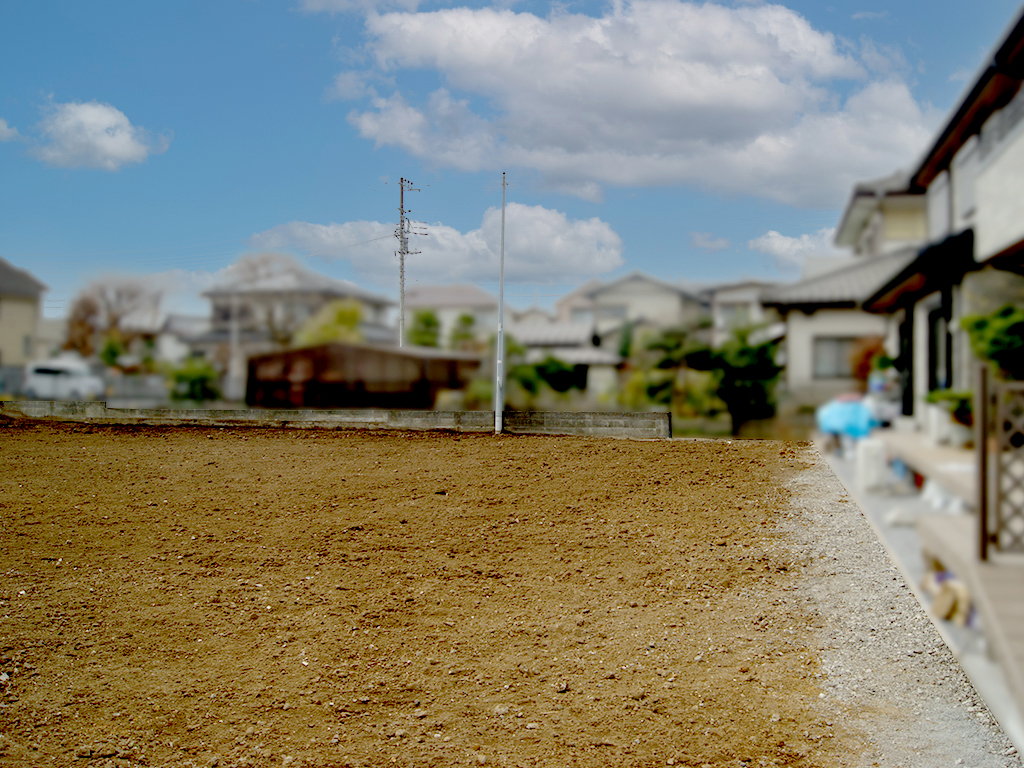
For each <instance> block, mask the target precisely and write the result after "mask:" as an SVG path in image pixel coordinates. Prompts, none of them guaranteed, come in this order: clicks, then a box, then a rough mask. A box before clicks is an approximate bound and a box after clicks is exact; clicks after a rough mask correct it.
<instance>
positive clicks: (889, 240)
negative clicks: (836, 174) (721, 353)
mask: <svg viewBox="0 0 1024 768" xmlns="http://www.w3.org/2000/svg"><path fill="white" fill-rule="evenodd" d="M924 236H925V201H924V198H923V197H922V196H921V195H920V194H917V193H916V192H914V191H912V190H911V189H910V185H909V180H908V177H907V175H906V174H893V175H891V176H886V177H884V178H882V179H876V180H874V181H866V182H861V183H858V184H857V185H855V186H854V188H853V191H852V193H851V195H850V199H849V201H848V202H847V205H846V208H845V209H844V211H843V215H842V218H841V219H840V221H839V226H838V227H837V228H836V236H835V242H836V244H837V245H839V246H846V247H849V248H851V249H852V251H853V255H852V256H850V257H835V258H833V259H832V269H831V270H828V271H822V270H821V263H819V264H817V265H816V267H817V269H815V272H814V274H813V276H810V277H807V278H806V279H803V280H800V281H799V282H796V283H792V284H789V285H781V286H777V287H775V288H772V289H769V290H767V291H765V292H764V293H763V294H762V301H763V303H764V306H765V307H768V308H771V309H774V310H775V311H776V312H778V314H779V317H780V318H781V319H782V320H783V322H785V324H786V334H785V345H784V355H785V368H786V371H785V382H786V390H787V392H788V394H789V397H790V399H791V402H792V403H793V404H796V405H817V404H820V403H822V402H825V401H826V400H828V399H830V398H831V397H834V396H835V395H837V394H840V393H842V392H846V391H850V390H851V389H853V388H855V387H856V386H857V382H856V380H855V379H854V376H853V374H854V371H853V361H852V359H851V358H852V354H853V352H854V350H855V349H856V347H857V345H858V343H859V342H860V341H861V340H864V339H867V338H871V337H876V338H881V339H885V338H886V337H887V336H888V335H890V334H889V324H888V323H887V322H886V321H885V319H884V318H881V317H879V316H877V315H873V314H871V313H868V312H866V311H865V309H864V303H865V302H866V301H867V300H868V298H869V297H871V296H872V295H873V294H874V293H875V292H876V291H877V290H878V289H879V288H880V287H881V286H883V285H885V283H886V282H887V281H888V280H889V279H890V278H892V276H893V275H896V274H898V273H899V272H900V271H901V270H902V269H903V268H904V267H905V266H906V265H907V264H909V263H910V262H911V261H912V260H913V259H914V257H915V256H916V254H917V249H918V248H919V247H920V245H921V243H922V241H923V240H924Z"/></svg>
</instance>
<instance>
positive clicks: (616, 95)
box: [346, 0, 938, 206]
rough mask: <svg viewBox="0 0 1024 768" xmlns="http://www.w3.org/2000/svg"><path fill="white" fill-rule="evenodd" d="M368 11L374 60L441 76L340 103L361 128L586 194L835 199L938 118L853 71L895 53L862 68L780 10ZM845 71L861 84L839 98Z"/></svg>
mask: <svg viewBox="0 0 1024 768" xmlns="http://www.w3.org/2000/svg"><path fill="white" fill-rule="evenodd" d="M366 24H367V31H368V35H369V38H370V42H369V43H368V53H369V55H370V56H371V57H372V58H373V60H374V61H375V71H376V73H378V74H386V75H393V74H395V73H397V72H399V71H402V70H433V71H436V72H438V73H439V74H440V75H441V76H442V77H443V79H444V81H445V87H444V88H441V89H439V90H437V91H435V92H434V93H433V94H431V95H430V97H429V99H428V100H427V101H426V103H422V102H419V103H412V102H410V100H409V98H408V97H407V96H406V95H404V94H403V93H401V92H400V91H396V92H394V93H393V94H392V95H391V96H389V97H386V98H385V97H382V96H378V95H376V94H374V95H373V96H372V97H371V100H370V103H369V105H368V107H363V108H360V109H356V110H353V111H352V112H351V113H350V114H349V121H350V122H351V123H352V125H354V126H355V127H356V128H357V129H358V130H359V132H360V134H361V135H362V136H363V137H365V138H367V139H372V140H373V141H375V142H376V143H377V145H388V146H396V147H400V148H402V149H404V150H406V151H407V152H409V153H410V154H413V155H415V156H418V157H423V158H429V159H430V160H431V161H432V162H434V163H437V164H439V165H443V166H449V167H455V168H459V169H462V170H468V171H473V170H480V169H502V168H507V167H513V166H519V167H525V168H530V169H536V170H538V171H540V173H541V174H542V176H543V177H544V179H545V180H546V182H547V183H548V184H549V185H550V186H551V187H553V188H556V189H561V190H563V191H568V192H572V193H574V194H578V195H580V196H582V197H586V198H589V199H596V198H598V197H599V196H600V188H601V186H602V185H609V184H610V185H616V186H645V185H658V184H677V183H691V184H696V185H700V186H703V187H707V188H710V189H714V190H718V191H725V192H728V193H752V194H755V195H760V196H763V197H768V198H771V199H775V200H779V201H783V202H786V203H797V204H805V205H816V206H829V205H838V204H839V203H840V202H841V200H842V199H843V197H844V195H845V194H846V192H847V190H848V189H849V186H850V184H852V182H853V181H855V180H857V179H861V178H867V177H871V176H874V175H878V174H881V173H886V172H888V171H890V170H891V169H892V168H893V167H898V166H900V165H903V164H906V162H907V161H908V159H912V158H913V157H915V156H916V154H917V153H918V152H919V150H920V149H921V147H923V146H924V144H925V143H926V142H927V140H928V138H929V137H930V135H931V126H932V124H933V123H934V122H935V121H937V119H938V115H932V114H931V113H930V112H925V111H924V110H922V109H921V108H920V107H919V106H918V104H917V103H916V102H915V100H914V98H913V96H912V95H911V93H910V91H909V89H908V88H907V86H906V85H905V83H903V82H902V81H900V80H897V79H882V80H876V81H871V80H870V79H869V75H868V71H869V70H871V71H876V72H877V71H879V70H882V71H884V72H889V71H892V70H894V69H898V68H899V65H900V63H901V60H900V59H899V56H898V51H892V50H886V49H881V48H879V47H878V46H874V45H871V44H862V46H861V55H862V57H863V58H864V59H866V64H868V65H870V66H865V63H864V62H862V61H858V60H857V59H855V58H854V56H853V54H851V53H849V52H847V51H846V50H845V49H844V48H843V47H841V46H840V44H839V43H837V41H836V39H835V38H834V36H833V35H831V34H829V33H824V32H820V31H817V30H815V29H813V28H812V27H811V25H810V24H809V23H808V22H807V21H806V20H805V19H804V18H803V17H802V16H800V15H799V14H797V13H795V12H794V11H791V10H789V9H786V8H784V7H782V6H778V5H768V4H759V5H754V6H749V7H737V8H728V7H723V6H720V5H715V4H713V3H706V4H703V5H697V4H695V3H688V2H679V0H636V2H633V3H631V4H629V5H623V4H615V5H614V7H613V8H612V9H611V10H609V11H608V12H607V13H606V14H605V15H604V16H602V17H600V18H594V17H590V16H585V15H581V14H569V13H555V14H552V15H551V16H549V17H548V18H543V19H542V18H539V17H537V16H534V15H532V14H530V13H515V12H513V11H510V10H498V9H494V8H482V9H475V10H474V9H469V8H455V9H447V10H440V11H434V12H424V13H388V14H383V15H370V16H368V17H367V20H366ZM346 77H347V76H346ZM843 80H846V81H849V80H853V81H858V82H859V83H861V84H860V85H858V87H857V88H856V89H855V90H854V91H853V93H852V94H850V95H848V96H847V97H845V98H844V97H842V96H841V95H840V93H839V92H838V90H837V87H836V82H837V81H843ZM880 110H884V111H885V112H886V113H885V114H883V113H882V112H881V111H880Z"/></svg>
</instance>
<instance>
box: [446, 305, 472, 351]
mask: <svg viewBox="0 0 1024 768" xmlns="http://www.w3.org/2000/svg"><path fill="white" fill-rule="evenodd" d="M475 344H476V318H475V317H473V316H472V315H471V314H469V313H468V312H465V313H463V314H461V315H459V317H458V319H457V320H456V321H455V327H454V328H452V332H451V334H450V335H449V337H448V346H450V347H451V348H452V349H472V348H473V346H474V345H475Z"/></svg>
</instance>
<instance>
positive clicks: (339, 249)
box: [250, 203, 624, 286]
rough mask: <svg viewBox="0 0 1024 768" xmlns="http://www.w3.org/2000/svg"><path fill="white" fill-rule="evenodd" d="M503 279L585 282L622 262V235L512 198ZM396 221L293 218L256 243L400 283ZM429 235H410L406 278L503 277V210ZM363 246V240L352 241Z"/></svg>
mask: <svg viewBox="0 0 1024 768" xmlns="http://www.w3.org/2000/svg"><path fill="white" fill-rule="evenodd" d="M505 220H506V221H505V278H506V280H508V281H510V282H520V283H522V282H528V283H529V282H535V283H536V282H540V283H543V282H551V283H558V282H581V281H583V280H585V279H587V278H590V277H594V276H597V275H601V274H605V273H607V272H610V271H612V270H614V269H616V268H618V267H620V266H622V264H623V263H624V262H623V258H622V240H621V238H619V236H618V234H616V233H615V231H614V230H613V229H612V228H611V227H610V226H609V225H608V224H607V223H606V222H604V221H601V220H600V219H598V218H592V219H569V218H568V217H566V215H565V214H564V213H561V212H560V211H555V210H551V209H549V208H544V207H542V206H539V205H537V206H529V205H521V204H519V203H509V204H508V205H507V206H506V211H505ZM394 229H395V225H394V224H387V223H381V222H378V221H351V222H346V223H344V224H311V223H308V222H302V221H293V222H289V223H288V224H282V225H281V226H278V227H274V228H273V229H269V230H266V231H265V232H260V233H258V234H256V235H253V237H252V238H251V241H250V242H251V245H252V246H253V247H256V248H261V249H262V248H267V249H297V250H300V251H304V252H306V253H307V254H308V255H311V256H312V255H318V254H322V255H323V257H324V258H330V259H339V260H340V259H344V260H347V261H349V262H350V263H351V265H352V267H353V268H354V269H355V271H356V272H358V273H359V274H360V275H361V276H362V277H363V278H365V279H367V280H368V281H370V282H372V283H374V284H376V285H379V286H389V285H392V284H397V280H398V265H397V261H396V259H395V256H394V252H395V250H396V248H397V240H396V239H395V238H394V237H393V236H392V235H393V233H394ZM427 231H428V233H429V234H428V235H427V236H426V237H411V238H410V242H409V247H410V249H411V250H415V251H421V253H419V254H415V255H411V256H409V257H408V259H407V260H406V279H407V280H408V281H416V280H421V281H424V282H431V283H433V282H458V281H467V280H468V281H490V280H496V279H497V275H498V260H499V252H500V241H501V210H500V209H498V208H489V209H487V211H486V212H485V213H484V215H483V221H482V222H481V225H480V227H479V228H478V229H474V230H471V231H469V232H465V233H463V232H459V231H458V230H457V229H454V228H453V227H449V226H446V225H444V224H430V225H429V226H428V227H427ZM356 243H359V244H360V245H355V246H354V247H349V246H353V244H356Z"/></svg>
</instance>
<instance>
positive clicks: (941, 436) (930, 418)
mask: <svg viewBox="0 0 1024 768" xmlns="http://www.w3.org/2000/svg"><path fill="white" fill-rule="evenodd" d="M924 408H925V411H924V412H925V432H926V434H927V435H928V442H930V443H931V444H932V445H945V444H946V443H948V442H949V441H950V435H951V432H952V426H953V416H952V414H950V412H949V411H947V410H946V409H945V408H944V407H943V406H941V405H936V404H935V403H925V406H924Z"/></svg>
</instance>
